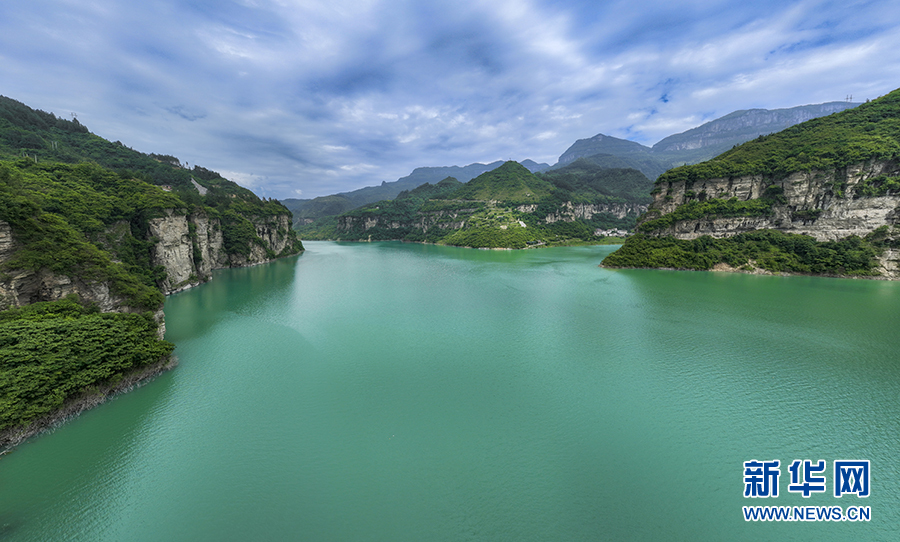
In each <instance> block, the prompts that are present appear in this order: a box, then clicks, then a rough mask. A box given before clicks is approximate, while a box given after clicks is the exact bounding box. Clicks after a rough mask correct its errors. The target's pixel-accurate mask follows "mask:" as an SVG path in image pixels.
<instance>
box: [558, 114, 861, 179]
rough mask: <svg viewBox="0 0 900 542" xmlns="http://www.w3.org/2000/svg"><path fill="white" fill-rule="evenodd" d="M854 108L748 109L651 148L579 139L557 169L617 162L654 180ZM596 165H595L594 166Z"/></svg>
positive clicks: (602, 138)
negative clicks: (608, 159) (581, 162)
mask: <svg viewBox="0 0 900 542" xmlns="http://www.w3.org/2000/svg"><path fill="white" fill-rule="evenodd" d="M859 105H860V104H858V103H853V102H828V103H823V104H814V105H801V106H797V107H790V108H786V109H744V110H739V111H734V112H733V113H729V114H727V115H725V116H724V117H720V118H718V119H715V120H712V121H709V122H707V123H704V124H702V125H700V126H698V127H696V128H691V129H690V130H687V131H685V132H681V133H679V134H673V135H670V136H668V137H665V138H663V139H662V140H660V141H659V142H658V143H656V144H655V145H653V146H652V147H647V146H646V145H641V144H640V143H636V142H634V141H629V140H626V139H620V138H617V137H613V136H608V135H604V134H597V135H595V136H594V137H591V138H588V139H579V140H578V141H576V142H575V143H574V144H572V146H571V147H569V148H568V149H566V151H565V152H564V153H563V154H562V155H560V157H559V161H558V162H557V163H556V164H555V165H554V166H553V168H552V169H556V168H559V167H563V166H565V165H567V164H569V163H571V162H574V161H575V160H577V159H578V158H590V157H593V156H596V155H603V156H614V157H617V158H619V159H621V160H624V161H625V162H626V163H627V164H628V167H634V168H635V169H638V170H640V171H641V172H642V173H644V174H645V175H646V176H647V177H648V178H650V179H655V178H657V177H658V176H659V175H661V174H662V173H663V172H665V171H666V170H668V169H671V168H672V167H675V166H680V165H684V164H695V163H697V162H702V161H704V160H709V159H710V158H713V157H715V156H718V155H719V154H721V153H723V152H725V151H727V150H729V149H730V148H732V147H733V146H735V145H739V144H741V143H745V142H747V141H750V140H751V139H754V138H756V137H759V136H761V135H768V134H771V133H775V132H779V131H781V130H784V129H785V128H789V127H791V126H793V125H795V124H799V123H801V122H805V121H808V120H811V119H815V118H819V117H823V116H826V115H831V114H832V113H837V112H839V111H844V110H846V109H852V108H854V107H857V106H859ZM592 161H593V160H592Z"/></svg>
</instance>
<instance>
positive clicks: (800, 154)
mask: <svg viewBox="0 0 900 542" xmlns="http://www.w3.org/2000/svg"><path fill="white" fill-rule="evenodd" d="M897 156H900V90H895V91H893V92H891V93H890V94H887V95H885V96H883V97H881V98H879V99H877V100H874V101H872V102H869V103H865V104H862V105H860V106H859V107H856V108H854V109H849V110H847V111H842V112H840V113H835V114H833V115H830V116H827V117H820V118H818V119H814V120H811V121H807V122H804V123H802V124H797V125H795V126H792V127H790V128H788V129H786V130H783V131H781V132H778V133H776V134H771V135H767V136H760V137H759V138H757V139H755V140H753V141H749V142H747V143H744V144H742V145H738V146H736V147H734V148H733V149H731V150H729V151H726V152H725V153H723V154H721V155H719V156H717V157H715V158H713V159H712V160H709V161H707V162H703V163H700V164H696V165H691V166H682V167H678V168H674V169H672V170H669V171H668V172H666V173H664V174H663V175H661V176H660V177H659V179H657V183H660V184H661V183H671V182H678V181H685V182H687V183H688V184H690V183H691V182H693V181H697V180H701V179H712V178H723V177H736V176H741V175H770V176H773V178H783V177H786V176H788V175H790V174H791V173H794V172H798V171H811V170H826V171H827V170H832V169H836V168H843V167H846V166H849V165H851V164H856V163H860V162H864V161H866V160H869V159H890V158H894V157H897Z"/></svg>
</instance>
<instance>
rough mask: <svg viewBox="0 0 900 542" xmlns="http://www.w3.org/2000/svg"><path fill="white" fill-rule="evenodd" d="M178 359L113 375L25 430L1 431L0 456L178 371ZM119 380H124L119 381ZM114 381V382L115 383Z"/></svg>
mask: <svg viewBox="0 0 900 542" xmlns="http://www.w3.org/2000/svg"><path fill="white" fill-rule="evenodd" d="M176 365H178V358H177V357H175V355H169V356H167V357H165V358H163V359H161V360H159V361H157V362H156V363H151V364H149V365H145V366H143V367H138V368H136V369H132V370H131V371H129V372H126V373H122V374H121V375H116V376H114V377H113V378H112V379H111V380H110V381H107V382H105V383H103V384H99V385H97V386H92V387H94V388H96V389H94V391H90V392H83V393H81V394H79V395H77V396H75V397H72V398H70V399H68V400H67V401H66V402H65V403H63V405H62V406H61V407H60V408H59V409H57V410H56V411H54V412H52V413H50V414H47V415H46V416H42V417H40V418H38V419H36V420H33V421H32V422H31V423H29V424H28V425H27V426H25V427H14V428H8V429H4V430H3V431H0V457H2V456H4V455H6V454H8V453H10V452H12V451H13V450H14V449H15V448H16V447H17V446H18V445H19V444H21V443H23V442H25V441H26V440H28V439H29V438H31V437H34V436H37V435H39V434H42V433H46V432H50V431H53V430H54V429H56V428H57V427H60V426H62V425H63V424H65V423H66V422H68V421H69V420H72V419H74V418H77V417H78V415H79V414H81V413H82V412H84V411H86V410H90V409H92V408H94V407H97V406H100V405H102V404H103V403H105V402H107V401H108V400H110V399H112V398H114V397H116V396H117V395H120V394H122V393H127V392H129V391H132V390H133V389H135V388H139V387H141V386H143V385H144V384H146V383H148V382H149V381H150V380H152V379H153V378H154V377H156V376H158V375H160V374H162V373H164V372H166V371H168V370H170V369H173V368H175V366H176ZM117 377H121V379H119V380H116V378H117ZM113 380H115V382H113Z"/></svg>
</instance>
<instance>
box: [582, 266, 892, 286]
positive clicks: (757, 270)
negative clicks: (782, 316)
mask: <svg viewBox="0 0 900 542" xmlns="http://www.w3.org/2000/svg"><path fill="white" fill-rule="evenodd" d="M597 267H601V268H603V269H652V270H657V271H696V272H706V273H740V274H743V275H759V276H769V277H822V278H828V279H852V280H884V281H887V282H892V281H897V280H900V279H893V278H891V277H886V276H884V275H833V274H816V273H795V272H791V271H778V272H775V271H769V270H768V269H763V268H761V267H754V268H753V269H752V270H748V269H741V268H739V267H732V266H730V265H728V264H726V263H723V262H719V263H717V264H716V265H714V266H713V267H711V268H709V269H691V268H689V267H621V266H618V265H603V264H602V263H600V264H598V265H597Z"/></svg>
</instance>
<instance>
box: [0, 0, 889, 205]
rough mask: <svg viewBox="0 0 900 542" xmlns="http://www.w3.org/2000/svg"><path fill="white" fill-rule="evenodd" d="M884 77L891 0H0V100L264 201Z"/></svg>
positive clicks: (836, 90) (682, 123) (826, 96)
mask: <svg viewBox="0 0 900 542" xmlns="http://www.w3.org/2000/svg"><path fill="white" fill-rule="evenodd" d="M896 87H900V2H896V1H893V0H872V1H853V0H849V1H847V0H845V1H840V2H838V1H830V0H807V1H803V0H801V1H790V0H787V1H785V0H782V1H768V0H756V1H747V0H742V1H732V0H706V1H685V0H628V1H624V0H612V1H595V2H591V1H575V0H572V1H568V0H534V1H530V0H485V1H467V0H455V1H442V0H437V1H434V0H432V1H424V0H328V1H320V0H301V1H297V0H215V1H214V0H144V1H142V2H131V1H125V0H27V1H26V0H4V1H3V2H2V4H0V94H2V95H5V96H8V97H11V98H14V99H17V100H19V101H22V102H24V103H26V104H28V105H30V106H32V107H35V108H38V109H43V110H45V111H50V112H53V113H56V114H57V115H59V116H65V117H69V116H70V115H71V114H72V113H75V114H77V116H78V119H79V120H80V121H81V122H82V123H84V124H85V125H86V126H88V128H90V129H91V131H93V132H94V133H96V134H98V135H100V136H102V137H105V138H107V139H110V140H113V141H116V140H120V141H122V142H123V143H124V144H126V145H128V146H130V147H132V148H134V149H137V150H140V151H143V152H155V153H160V154H171V155H174V156H177V157H178V158H180V159H181V160H182V161H183V162H188V163H189V164H190V165H194V164H199V165H202V166H204V167H207V168H209V169H214V170H216V171H219V172H220V173H223V174H224V175H225V176H226V177H228V178H230V179H232V180H234V181H237V182H239V183H240V184H242V185H244V186H247V187H249V188H251V189H253V190H254V191H256V192H257V193H258V194H260V195H262V196H268V197H275V198H288V197H301V198H309V197H315V196H320V195H326V194H331V193H335V192H342V191H348V190H354V189H356V188H360V187H363V186H369V185H375V184H380V183H381V182H382V181H394V180H397V178H399V177H401V176H404V175H407V174H409V173H410V172H411V171H412V170H413V169H414V168H416V167H419V166H450V165H460V166H462V165H466V164H469V163H473V162H492V161H495V160H507V159H513V160H524V159H526V158H531V159H533V160H536V161H538V162H547V163H550V164H553V163H555V162H556V159H557V158H558V157H559V155H560V154H562V153H563V152H564V151H565V150H566V148H568V146H569V145H571V144H572V143H574V142H575V140H577V139H580V138H586V137H591V136H593V135H595V134H598V133H604V134H607V135H613V136H617V137H622V138H626V139H631V140H634V141H638V142H640V143H644V144H648V145H652V144H653V143H655V142H657V141H659V140H660V139H662V138H663V137H665V136H667V135H670V134H673V133H677V132H681V131H684V130H686V129H689V128H692V127H694V126H697V125H699V124H702V123H703V122H706V121H709V120H712V119H714V118H717V117H720V116H722V115H725V114H728V113H730V112H732V111H734V110H737V109H748V108H754V107H762V108H767V109H774V108H781V107H792V106H795V105H803V104H808V103H821V102H828V101H840V100H844V99H845V98H846V97H847V95H851V94H852V95H853V98H854V101H865V99H867V98H868V99H873V98H876V97H878V96H881V95H883V94H885V93H887V92H889V91H891V90H893V89H894V88H896Z"/></svg>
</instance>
